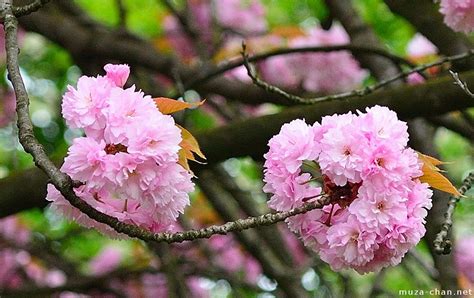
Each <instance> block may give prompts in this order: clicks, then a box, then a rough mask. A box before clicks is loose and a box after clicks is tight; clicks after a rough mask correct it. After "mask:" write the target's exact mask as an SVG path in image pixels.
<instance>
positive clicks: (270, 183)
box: [264, 120, 321, 210]
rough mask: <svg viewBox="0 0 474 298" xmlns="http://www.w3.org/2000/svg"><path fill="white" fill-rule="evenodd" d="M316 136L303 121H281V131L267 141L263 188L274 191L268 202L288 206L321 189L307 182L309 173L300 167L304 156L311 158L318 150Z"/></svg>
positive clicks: (272, 204)
mask: <svg viewBox="0 0 474 298" xmlns="http://www.w3.org/2000/svg"><path fill="white" fill-rule="evenodd" d="M315 138H316V134H315V131H314V129H313V128H312V127H310V126H308V125H307V124H306V123H305V121H303V120H294V121H292V122H290V123H288V124H285V125H283V126H282V128H281V131H280V133H279V134H278V135H276V136H274V137H273V138H272V139H271V140H270V141H269V146H270V151H269V152H268V153H267V154H265V158H266V161H265V167H266V170H265V178H264V181H265V182H266V185H265V186H264V190H265V191H267V192H270V193H273V196H272V198H271V200H270V202H269V204H270V206H272V208H276V209H278V210H280V209H284V210H288V209H291V208H293V207H296V206H298V205H301V204H302V203H303V200H305V199H308V198H311V197H314V196H317V195H319V193H320V192H321V189H320V188H319V187H314V186H312V185H311V184H310V183H308V181H309V179H310V175H309V174H307V173H301V170H300V168H301V166H302V164H303V162H304V161H305V160H313V159H315V158H316V157H317V155H318V153H319V148H318V146H315V142H314V139H315Z"/></svg>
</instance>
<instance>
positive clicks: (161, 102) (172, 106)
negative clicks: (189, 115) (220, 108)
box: [154, 97, 204, 114]
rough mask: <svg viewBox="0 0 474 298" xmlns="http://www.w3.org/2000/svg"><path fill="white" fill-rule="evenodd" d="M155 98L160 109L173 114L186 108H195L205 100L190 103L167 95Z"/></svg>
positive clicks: (164, 112)
mask: <svg viewBox="0 0 474 298" xmlns="http://www.w3.org/2000/svg"><path fill="white" fill-rule="evenodd" d="M154 100H155V104H156V106H157V107H158V110H160V112H162V113H163V114H172V113H174V112H178V111H182V110H185V109H190V108H195V107H198V106H200V105H202V104H203V103H204V100H203V101H200V102H196V103H189V102H184V101H179V100H175V99H172V98H166V97H157V98H154Z"/></svg>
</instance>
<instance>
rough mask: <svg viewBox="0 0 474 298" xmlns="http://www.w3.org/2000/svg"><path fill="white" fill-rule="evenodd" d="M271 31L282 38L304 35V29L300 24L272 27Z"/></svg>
mask: <svg viewBox="0 0 474 298" xmlns="http://www.w3.org/2000/svg"><path fill="white" fill-rule="evenodd" d="M272 33H273V34H275V35H279V36H281V37H284V38H295V37H300V36H304V35H305V32H304V30H303V29H301V27H300V26H278V27H275V28H273V30H272Z"/></svg>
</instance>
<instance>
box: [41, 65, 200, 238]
mask: <svg viewBox="0 0 474 298" xmlns="http://www.w3.org/2000/svg"><path fill="white" fill-rule="evenodd" d="M105 71H106V75H105V76H98V77H87V76H83V77H81V78H80V79H79V81H78V83H77V88H74V87H72V86H68V91H67V92H66V94H65V95H64V97H63V102H62V113H63V116H64V118H65V119H66V123H67V125H69V127H71V128H77V129H83V130H84V132H85V137H79V138H76V139H74V141H73V144H72V146H71V147H70V148H69V151H68V156H67V157H66V158H65V160H64V164H63V165H62V167H61V170H62V171H63V172H65V173H67V174H68V175H70V176H71V178H72V179H74V180H75V181H78V182H80V183H81V184H82V185H81V186H79V187H77V188H75V192H76V194H77V195H78V196H79V197H80V198H82V199H83V200H85V201H86V202H87V203H89V204H90V205H91V206H92V207H94V208H96V209H97V210H99V211H101V212H103V213H105V214H108V215H110V216H113V217H115V218H117V219H119V220H120V221H123V222H126V223H131V224H135V225H138V226H140V227H142V228H146V229H149V230H150V231H153V232H158V231H164V230H170V229H172V228H173V225H174V222H175V221H176V218H177V217H178V215H179V214H180V213H182V212H183V211H184V208H185V206H186V205H188V204H189V197H188V193H189V192H191V191H192V190H193V188H194V184H193V183H192V182H191V174H190V173H188V171H186V170H185V169H184V168H183V167H182V166H180V165H179V164H178V163H177V162H178V151H179V150H180V145H179V144H180V142H181V140H182V137H181V130H180V129H179V128H178V127H177V126H176V125H175V122H174V120H173V118H172V117H171V116H169V115H164V114H162V113H161V112H160V111H159V110H158V108H157V107H156V105H155V103H154V101H153V99H152V98H151V97H150V96H148V95H144V94H143V92H141V91H137V90H135V87H134V86H132V87H130V88H123V86H124V84H125V82H126V80H127V78H128V75H129V71H130V70H129V67H128V66H127V65H112V64H108V65H106V66H105ZM47 199H48V200H49V201H51V202H52V204H51V206H52V208H53V209H55V210H57V211H58V212H60V213H61V214H63V215H64V216H65V217H67V218H70V219H74V220H75V221H77V222H78V223H80V224H82V225H84V226H86V227H94V228H96V229H98V230H99V231H101V232H103V233H106V234H109V235H111V236H119V235H118V233H116V232H115V231H113V230H112V229H111V228H110V227H108V226H107V225H105V224H101V223H98V222H95V221H94V220H91V219H90V218H89V217H87V216H86V215H85V214H83V213H82V212H80V211H79V210H78V209H76V208H74V207H72V206H71V205H70V204H69V202H67V201H66V200H65V199H64V197H63V196H62V195H61V194H60V193H59V192H58V191H57V190H56V189H55V188H54V186H52V185H48V195H47Z"/></svg>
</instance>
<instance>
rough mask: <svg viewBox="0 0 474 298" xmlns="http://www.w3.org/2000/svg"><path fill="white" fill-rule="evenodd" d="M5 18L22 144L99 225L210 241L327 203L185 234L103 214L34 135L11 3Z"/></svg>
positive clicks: (149, 236)
mask: <svg viewBox="0 0 474 298" xmlns="http://www.w3.org/2000/svg"><path fill="white" fill-rule="evenodd" d="M4 15H5V31H6V51H7V68H8V73H9V78H10V80H11V81H12V84H13V87H14V89H15V95H16V98H17V115H18V129H19V130H18V135H19V139H20V143H21V144H22V146H23V148H24V149H25V151H26V152H28V153H30V154H31V155H32V156H33V159H34V162H35V164H36V166H37V167H39V168H40V169H42V170H43V171H44V172H45V173H46V174H47V175H48V177H49V178H50V179H51V183H52V184H53V185H54V186H55V187H56V188H57V189H58V190H59V191H60V192H61V194H62V195H63V196H64V197H65V199H66V200H67V201H69V203H71V205H72V206H74V207H76V208H77V209H79V210H80V211H82V212H83V213H85V214H86V215H87V216H89V217H90V218H92V219H94V220H96V221H97V222H100V223H103V224H106V225H108V226H110V227H112V228H113V229H114V230H115V231H117V232H118V233H123V234H126V235H128V236H130V237H134V238H139V239H142V240H145V241H156V242H161V241H165V242H168V243H171V242H182V241H185V240H194V239H197V238H208V237H210V236H212V235H214V234H226V233H228V232H231V231H241V230H244V229H249V228H253V227H257V226H261V225H269V224H273V223H275V222H279V221H283V220H285V219H286V218H288V217H290V216H293V215H296V214H300V213H305V212H308V211H309V210H312V209H315V208H321V207H322V206H323V205H324V200H322V201H321V203H320V202H316V203H312V204H308V205H305V206H304V207H300V208H295V209H293V210H291V211H288V212H279V213H274V214H265V215H262V216H259V217H252V218H247V219H242V220H237V221H235V222H229V223H226V224H224V225H222V226H211V227H208V228H205V229H201V230H198V231H188V232H182V233H174V234H172V233H152V232H150V231H148V230H144V229H141V228H139V227H138V226H135V225H131V224H126V223H123V222H121V221H119V220H118V219H116V218H114V217H111V216H109V215H107V214H104V213H101V212H99V211H97V210H96V209H94V208H93V207H92V206H90V205H89V204H88V203H86V202H85V201H83V200H82V199H80V198H79V197H77V196H76V194H75V192H74V189H73V186H74V183H73V181H72V180H71V178H70V177H69V176H68V175H66V174H64V173H62V172H61V171H59V169H58V168H57V167H56V166H55V165H54V163H53V162H52V161H51V160H50V159H49V158H48V156H47V155H46V152H45V151H44V149H43V147H42V146H41V144H40V143H39V142H38V140H37V139H36V137H35V135H34V133H33V124H32V123H31V119H30V118H29V98H28V93H27V92H26V88H25V85H24V83H23V79H22V77H21V75H20V69H19V66H18V65H19V64H18V52H19V49H18V44H17V20H16V18H15V16H14V15H13V13H12V10H11V4H8V2H7V6H6V9H5V10H4Z"/></svg>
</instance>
